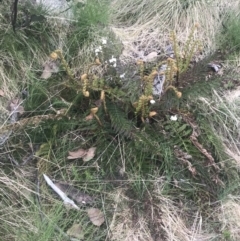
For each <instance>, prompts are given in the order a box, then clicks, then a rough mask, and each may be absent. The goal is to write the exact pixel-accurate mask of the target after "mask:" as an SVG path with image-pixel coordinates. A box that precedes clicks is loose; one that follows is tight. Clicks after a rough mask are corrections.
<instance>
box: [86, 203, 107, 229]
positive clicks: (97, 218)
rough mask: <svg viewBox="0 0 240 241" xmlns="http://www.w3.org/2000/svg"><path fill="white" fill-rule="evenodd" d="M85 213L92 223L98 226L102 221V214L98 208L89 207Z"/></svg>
mask: <svg viewBox="0 0 240 241" xmlns="http://www.w3.org/2000/svg"><path fill="white" fill-rule="evenodd" d="M87 213H88V217H89V218H90V220H91V222H92V223H93V225H95V226H98V227H99V226H101V225H102V224H103V223H104V215H103V213H102V211H101V210H99V209H98V208H89V209H88V210H87Z"/></svg>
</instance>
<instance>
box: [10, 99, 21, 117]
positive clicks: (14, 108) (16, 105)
mask: <svg viewBox="0 0 240 241" xmlns="http://www.w3.org/2000/svg"><path fill="white" fill-rule="evenodd" d="M20 104H21V100H20V99H18V98H16V99H12V100H11V101H10V102H9V104H8V107H7V109H8V110H9V111H11V112H14V113H19V114H20V115H22V114H23V113H24V108H23V107H22V106H21V105H20Z"/></svg>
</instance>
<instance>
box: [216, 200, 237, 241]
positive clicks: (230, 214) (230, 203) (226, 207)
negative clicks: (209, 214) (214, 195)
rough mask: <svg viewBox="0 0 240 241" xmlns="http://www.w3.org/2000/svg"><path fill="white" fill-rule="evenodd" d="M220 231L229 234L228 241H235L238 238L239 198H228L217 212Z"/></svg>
mask: <svg viewBox="0 0 240 241" xmlns="http://www.w3.org/2000/svg"><path fill="white" fill-rule="evenodd" d="M218 213H219V221H220V222H221V224H222V226H221V231H222V232H228V233H229V234H230V238H231V239H230V240H233V241H237V240H239V236H240V197H239V196H237V197H236V196H229V197H228V198H227V200H225V201H223V202H222V203H221V206H220V207H219V210H218Z"/></svg>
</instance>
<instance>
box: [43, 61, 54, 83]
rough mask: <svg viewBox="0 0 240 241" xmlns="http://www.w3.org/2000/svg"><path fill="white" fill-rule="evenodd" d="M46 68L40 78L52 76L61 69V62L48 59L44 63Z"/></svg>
mask: <svg viewBox="0 0 240 241" xmlns="http://www.w3.org/2000/svg"><path fill="white" fill-rule="evenodd" d="M43 67H44V69H43V72H42V75H41V77H40V78H42V79H48V78H50V77H51V76H52V73H57V72H58V71H59V64H58V63H57V62H56V61H47V62H46V63H45V64H44V65H43Z"/></svg>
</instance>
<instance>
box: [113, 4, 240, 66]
mask: <svg viewBox="0 0 240 241" xmlns="http://www.w3.org/2000/svg"><path fill="white" fill-rule="evenodd" d="M187 3H189V4H187ZM112 9H113V10H112V21H113V27H112V29H113V31H114V32H115V33H116V35H117V36H118V37H119V38H120V39H121V40H122V42H123V44H124V51H123V53H122V60H123V61H128V60H136V58H140V57H142V56H143V55H147V54H148V53H150V52H152V51H157V52H160V51H161V50H162V49H164V48H165V46H166V45H167V44H168V42H169V32H170V31H172V30H174V31H175V32H176V33H177V37H178V40H179V42H180V43H184V42H186V40H187V38H188V36H189V33H190V30H191V28H192V26H193V25H194V24H196V23H198V24H199V25H200V29H199V31H198V33H197V34H196V36H195V38H196V39H197V40H199V41H200V42H201V44H202V45H203V50H204V53H205V54H209V53H210V52H213V51H214V50H215V49H216V41H215V36H216V33H218V31H219V30H220V29H221V28H222V25H221V24H222V21H223V20H224V18H225V17H226V15H227V14H228V13H229V11H231V10H233V9H235V10H237V9H238V10H239V9H240V3H239V2H238V1H234V2H231V3H229V1H227V0H221V1H219V0H214V1H207V0H202V1H172V0H166V1H165V0H161V1H156V0H151V1H145V0H144V1H139V0H134V1H131V2H129V1H127V0H123V1H117V0H114V1H113V2H112Z"/></svg>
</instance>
